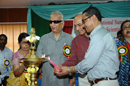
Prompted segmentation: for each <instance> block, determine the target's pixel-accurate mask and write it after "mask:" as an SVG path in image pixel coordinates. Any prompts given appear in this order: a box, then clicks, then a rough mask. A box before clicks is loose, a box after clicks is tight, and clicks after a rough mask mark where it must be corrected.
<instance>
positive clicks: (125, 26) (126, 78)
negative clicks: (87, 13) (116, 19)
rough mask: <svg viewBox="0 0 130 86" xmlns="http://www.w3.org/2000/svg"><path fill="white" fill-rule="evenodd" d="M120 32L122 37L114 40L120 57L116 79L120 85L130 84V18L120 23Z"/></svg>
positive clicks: (126, 85) (127, 85) (129, 85)
mask: <svg viewBox="0 0 130 86" xmlns="http://www.w3.org/2000/svg"><path fill="white" fill-rule="evenodd" d="M121 32H122V34H123V36H124V38H123V39H122V40H118V41H117V42H116V45H117V47H118V52H119V57H120V71H119V76H118V81H119V85H120V86H130V20H126V21H124V22H123V23H122V24H121Z"/></svg>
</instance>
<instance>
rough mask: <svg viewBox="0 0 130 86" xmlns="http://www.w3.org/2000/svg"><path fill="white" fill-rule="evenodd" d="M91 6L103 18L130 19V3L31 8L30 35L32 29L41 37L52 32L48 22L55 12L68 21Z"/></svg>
mask: <svg viewBox="0 0 130 86" xmlns="http://www.w3.org/2000/svg"><path fill="white" fill-rule="evenodd" d="M89 6H94V7H97V8H98V9H99V10H100V11H101V14H102V17H103V18H119V17H120V18H121V17H123V18H124V17H130V11H129V10H130V1H126V2H109V3H98V4H72V5H47V6H29V7H28V16H27V25H28V33H29V31H30V30H31V28H32V27H34V28H35V29H36V35H39V36H42V35H44V34H46V33H48V32H50V31H51V30H50V28H49V22H48V20H50V15H51V13H52V12H54V11H60V12H61V13H62V14H63V15H64V20H68V19H73V17H74V16H75V15H76V14H77V13H80V12H82V11H83V10H85V9H86V8H88V7H89ZM67 27H68V26H67ZM108 29H110V28H108ZM29 34H30V33H29ZM72 34H73V32H72Z"/></svg>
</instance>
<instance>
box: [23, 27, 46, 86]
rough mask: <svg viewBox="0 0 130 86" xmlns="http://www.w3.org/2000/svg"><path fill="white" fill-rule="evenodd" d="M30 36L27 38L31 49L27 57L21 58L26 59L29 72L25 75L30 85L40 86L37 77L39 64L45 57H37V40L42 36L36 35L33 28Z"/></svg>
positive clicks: (25, 62)
mask: <svg viewBox="0 0 130 86" xmlns="http://www.w3.org/2000/svg"><path fill="white" fill-rule="evenodd" d="M30 34H31V35H30V36H28V37H26V38H25V39H26V40H28V41H29V42H30V44H31V45H30V51H29V54H28V57H27V58H21V59H22V60H23V61H24V64H25V65H27V67H28V68H27V72H28V73H26V74H25V77H26V79H27V81H28V86H38V79H37V77H36V74H37V71H38V70H39V65H40V64H41V63H42V61H43V59H45V57H41V58H38V57H36V52H35V49H36V42H37V40H39V39H40V37H38V36H36V35H35V29H34V28H32V29H31V31H30Z"/></svg>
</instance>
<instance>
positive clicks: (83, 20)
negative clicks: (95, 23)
mask: <svg viewBox="0 0 130 86" xmlns="http://www.w3.org/2000/svg"><path fill="white" fill-rule="evenodd" d="M91 17H92V16H89V17H88V18H85V19H82V22H83V24H84V23H85V20H87V19H89V18H91Z"/></svg>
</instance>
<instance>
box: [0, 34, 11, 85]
mask: <svg viewBox="0 0 130 86" xmlns="http://www.w3.org/2000/svg"><path fill="white" fill-rule="evenodd" d="M6 44H7V36H6V35H5V34H1V35H0V86H2V85H3V86H6V83H7V82H6V80H7V79H8V78H9V73H10V72H11V59H12V55H13V52H12V50H10V49H9V48H7V47H6Z"/></svg>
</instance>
